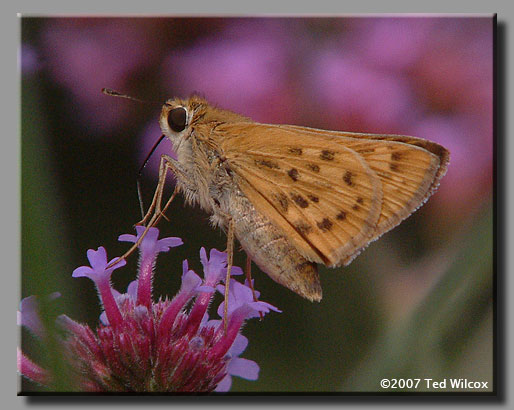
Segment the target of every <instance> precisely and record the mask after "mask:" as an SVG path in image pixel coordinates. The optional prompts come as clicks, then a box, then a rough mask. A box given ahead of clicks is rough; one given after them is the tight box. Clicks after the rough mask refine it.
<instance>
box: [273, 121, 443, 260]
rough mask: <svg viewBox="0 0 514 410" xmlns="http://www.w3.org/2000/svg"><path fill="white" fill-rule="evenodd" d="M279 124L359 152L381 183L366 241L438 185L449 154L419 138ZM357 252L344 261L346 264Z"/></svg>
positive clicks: (407, 212) (394, 222)
mask: <svg viewBox="0 0 514 410" xmlns="http://www.w3.org/2000/svg"><path fill="white" fill-rule="evenodd" d="M280 127H281V128H284V129H288V130H291V131H293V132H299V133H300V134H301V135H303V136H308V137H309V138H316V136H318V135H319V133H321V134H322V136H323V137H325V138H336V139H338V140H339V141H341V143H342V144H344V145H345V146H346V147H348V148H349V149H352V150H353V151H355V152H356V153H358V154H359V155H360V156H362V158H363V159H364V160H365V161H366V164H368V166H369V167H370V168H371V169H372V170H373V171H374V172H375V173H376V175H377V176H378V178H379V179H380V182H381V184H382V193H383V195H382V209H381V212H380V217H379V220H378V222H377V225H376V229H375V230H374V231H373V232H372V234H371V236H370V237H369V241H373V240H375V239H377V238H378V237H380V235H382V234H383V233H385V232H387V231H389V230H391V229H392V228H394V227H395V226H397V225H398V224H399V223H400V222H401V221H402V220H404V219H405V218H407V217H408V216H409V215H410V214H411V213H413V212H414V211H415V210H416V209H417V208H419V207H420V206H421V205H423V204H424V203H425V202H426V200H427V199H428V198H429V197H430V195H431V194H433V193H434V192H435V191H436V189H437V187H438V186H439V182H440V180H441V178H442V177H443V176H444V175H445V173H446V170H447V167H448V162H449V158H450V154H449V152H448V150H447V149H445V148H444V147H442V146H441V145H439V144H436V143H435V142H431V141H427V140H424V139H421V138H415V137H409V136H403V135H380V134H362V133H350V132H339V131H323V130H316V129H312V128H307V127H298V126H290V125H284V126H282V125H281V126H280ZM358 253H359V252H357V253H356V254H354V255H350V256H349V257H348V258H347V259H346V260H345V261H343V263H344V264H348V263H349V262H351V261H352V260H353V258H354V257H355V256H357V255H358Z"/></svg>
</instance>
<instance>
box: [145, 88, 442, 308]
mask: <svg viewBox="0 0 514 410" xmlns="http://www.w3.org/2000/svg"><path fill="white" fill-rule="evenodd" d="M159 124H160V127H161V130H162V132H163V137H164V136H165V137H167V138H169V140H170V141H171V142H172V144H173V149H174V151H175V153H176V159H175V158H173V157H171V156H169V155H163V156H162V158H161V164H160V171H159V183H158V187H157V190H156V194H155V196H154V200H153V202H152V206H151V207H150V209H149V210H148V213H147V214H146V217H145V218H144V219H143V221H142V222H143V223H149V224H150V225H152V224H154V223H155V222H156V220H157V219H158V218H159V217H160V215H161V213H162V208H161V205H160V204H161V201H162V190H163V187H164V184H165V179H166V175H167V173H168V171H171V172H173V174H174V175H175V177H176V179H177V185H176V190H177V192H178V191H180V192H182V193H183V194H184V196H185V199H186V201H187V202H188V203H190V204H196V205H199V206H200V207H201V208H202V209H204V210H205V211H206V212H207V213H208V214H209V215H210V220H211V222H212V224H213V225H214V226H219V227H220V228H221V229H223V230H224V231H225V232H226V233H227V237H228V242H227V249H228V263H229V270H230V266H231V263H232V253H233V242H234V238H236V239H237V240H238V241H239V243H240V244H241V246H242V248H243V249H244V250H245V251H246V252H247V254H248V255H249V257H250V258H251V260H252V261H253V262H255V263H256V264H257V266H259V267H260V269H261V270H262V271H264V272H266V273H267V274H268V275H269V276H270V277H271V278H272V279H273V280H274V281H276V282H278V283H279V284H281V285H283V286H285V287H287V288H289V289H291V290H292V291H294V292H296V293H297V294H299V295H301V296H303V297H305V298H307V299H309V300H312V301H319V300H321V297H322V289H321V284H320V279H319V275H318V270H317V266H318V264H323V265H326V266H328V267H332V268H333V267H338V266H345V265H348V264H349V263H350V262H351V261H352V260H353V259H354V258H355V257H356V256H357V255H359V253H360V252H361V251H362V250H363V249H364V248H365V247H366V246H367V245H368V244H369V243H370V242H372V241H374V240H376V239H378V238H379V237H380V236H381V235H382V234H384V233H385V232H387V231H389V230H391V229H392V228H394V227H395V226H397V225H398V224H399V223H400V222H401V221H402V220H404V219H405V218H407V217H408V216H409V215H411V214H412V213H413V212H414V211H415V210H416V209H418V208H419V207H420V206H421V205H422V204H424V203H425V202H426V201H427V199H428V198H429V197H430V195H432V194H433V193H434V192H435V191H436V189H437V187H438V186H439V183H440V180H441V178H442V177H443V176H444V175H445V173H446V170H447V167H448V162H449V157H450V154H449V151H448V150H447V149H446V148H444V147H443V146H441V145H439V144H437V143H435V142H431V141H428V140H425V139H421V138H416V137H410V136H403V135H382V134H363V133H353V132H343V131H327V130H320V129H314V128H308V127H302V126H296V125H275V124H261V123H258V122H255V121H252V120H251V119H249V118H246V117H244V116H241V115H239V114H236V113H234V112H231V111H228V110H224V109H221V108H218V107H215V106H214V105H211V104H209V103H208V102H207V101H206V100H205V99H203V98H201V97H198V96H192V97H190V98H188V99H180V98H174V99H170V100H168V101H166V103H165V104H164V105H163V107H162V111H161V115H160V118H159ZM227 293H228V292H227Z"/></svg>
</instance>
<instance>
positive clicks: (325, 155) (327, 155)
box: [319, 149, 335, 161]
mask: <svg viewBox="0 0 514 410" xmlns="http://www.w3.org/2000/svg"><path fill="white" fill-rule="evenodd" d="M334 155H335V152H334V151H330V150H328V149H324V150H323V151H321V154H320V156H319V157H320V158H321V159H322V160H325V161H332V160H333V159H334Z"/></svg>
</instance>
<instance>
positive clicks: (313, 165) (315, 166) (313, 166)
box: [307, 164, 319, 172]
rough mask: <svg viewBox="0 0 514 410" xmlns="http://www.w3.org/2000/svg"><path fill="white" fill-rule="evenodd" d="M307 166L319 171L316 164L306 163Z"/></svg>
mask: <svg viewBox="0 0 514 410" xmlns="http://www.w3.org/2000/svg"><path fill="white" fill-rule="evenodd" d="M307 166H308V167H309V168H310V169H311V171H313V172H319V166H317V165H316V164H307Z"/></svg>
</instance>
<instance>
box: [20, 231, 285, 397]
mask: <svg viewBox="0 0 514 410" xmlns="http://www.w3.org/2000/svg"><path fill="white" fill-rule="evenodd" d="M136 231H137V235H136V236H134V235H121V236H120V240H124V241H130V242H137V240H138V239H139V238H140V237H141V235H142V234H143V231H144V228H140V227H138V228H136ZM181 244H182V241H181V240H180V239H179V238H163V239H158V230H157V229H156V228H152V229H150V230H148V232H147V233H146V236H145V237H144V238H143V240H142V241H141V243H140V245H139V250H140V263H139V272H138V277H137V280H135V281H133V282H131V283H130V284H129V286H128V288H127V292H126V293H123V294H122V293H120V292H118V291H116V290H115V289H112V287H111V284H110V277H111V274H112V272H113V271H114V270H115V269H117V268H119V267H121V266H123V265H124V264H125V261H120V262H117V263H116V261H117V258H115V259H112V260H111V261H110V262H107V253H106V251H105V249H104V248H103V247H100V248H98V250H96V251H95V250H89V251H88V252H87V255H88V259H89V262H90V264H91V266H81V267H79V268H77V269H75V271H74V272H73V276H74V277H88V278H89V279H91V280H93V281H94V282H95V284H96V286H97V288H98V293H99V296H100V299H101V302H102V305H103V307H104V310H105V311H104V312H103V313H102V315H101V317H100V322H101V323H100V324H99V325H98V327H97V328H96V330H92V329H91V328H90V327H89V326H87V325H84V324H80V323H77V322H75V321H74V320H72V319H71V318H69V317H67V316H66V315H61V316H59V318H58V324H59V325H60V327H61V328H63V329H64V330H65V331H66V332H65V333H66V337H65V338H63V339H60V343H61V344H62V350H63V354H64V357H65V359H66V363H67V365H68V367H69V369H70V372H71V374H72V375H74V383H75V386H76V389H77V390H78V391H94V392H104V391H105V392H118V391H119V392H127V391H129V392H130V391H131V392H208V391H218V392H225V391H228V390H229V389H230V386H231V383H232V377H233V376H238V377H242V378H245V379H247V380H256V379H257V377H258V373H259V366H258V365H257V364H256V363H255V362H253V361H251V360H248V359H244V358H241V357H239V356H240V355H241V354H242V353H243V351H244V350H245V349H246V346H247V345H248V340H247V339H246V338H245V337H244V336H242V335H241V333H240V330H241V328H242V326H243V324H244V322H245V321H246V320H247V319H250V318H252V317H255V316H258V315H259V312H263V313H267V312H269V311H270V310H274V311H277V312H278V311H279V310H278V309H277V308H275V307H274V306H272V305H270V304H268V303H265V302H261V301H255V300H254V299H253V294H252V290H251V289H250V288H249V287H247V286H246V285H243V284H241V283H239V282H236V281H235V280H234V279H231V280H230V289H231V290H230V298H229V300H228V303H229V305H228V311H229V314H228V316H227V318H226V320H227V322H226V323H225V322H224V321H223V320H209V315H208V311H207V310H208V307H209V305H210V303H211V302H212V298H213V296H214V294H215V289H218V290H220V289H223V286H221V285H220V283H221V282H222V281H223V280H224V279H225V275H226V271H227V255H226V254H225V253H223V252H219V251H217V250H215V249H212V250H211V251H210V254H209V257H207V252H206V250H205V249H204V248H202V249H201V251H200V258H201V262H202V265H203V267H204V278H203V279H202V278H201V277H200V276H198V275H197V274H196V273H195V272H194V271H192V270H190V269H189V266H188V263H187V261H184V263H183V266H182V285H181V287H180V290H179V291H178V293H177V294H176V295H175V297H173V298H172V299H171V300H169V299H167V298H166V299H162V298H161V299H160V300H159V301H158V302H154V301H153V300H152V299H151V283H152V277H153V274H154V269H153V268H154V265H155V258H156V256H157V254H158V253H159V252H166V251H168V250H169V249H170V248H171V247H174V246H179V245H181ZM111 265H112V266H111ZM232 272H234V273H236V274H241V273H242V271H241V269H240V268H238V267H233V269H232ZM220 286H221V287H220ZM148 287H150V290H149V292H146V291H145V292H142V291H141V289H145V288H148ZM256 295H258V292H256ZM220 308H221V309H222V306H220ZM20 309H21V310H23V311H24V312H25V313H27V315H24V316H22V318H23V320H20V323H21V324H24V325H25V326H28V327H29V328H35V329H37V328H38V325H37V321H35V320H31V319H30V318H31V317H33V315H32V312H33V311H35V303H34V298H27V299H25V300H24V301H23V302H22V304H21V308H20ZM218 310H219V309H218ZM40 327H41V326H40ZM34 333H41V332H40V331H39V330H37V331H36V332H34ZM18 369H19V371H20V373H21V374H22V375H24V376H25V377H27V378H29V379H31V380H33V381H35V382H38V383H40V384H43V385H47V386H49V385H51V383H52V379H53V378H52V375H51V374H50V373H49V372H48V371H46V370H45V369H43V368H41V367H39V366H38V365H37V364H35V363H33V362H32V361H31V360H30V359H29V358H27V357H26V356H24V354H23V353H22V352H21V350H20V351H19V352H18Z"/></svg>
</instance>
